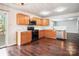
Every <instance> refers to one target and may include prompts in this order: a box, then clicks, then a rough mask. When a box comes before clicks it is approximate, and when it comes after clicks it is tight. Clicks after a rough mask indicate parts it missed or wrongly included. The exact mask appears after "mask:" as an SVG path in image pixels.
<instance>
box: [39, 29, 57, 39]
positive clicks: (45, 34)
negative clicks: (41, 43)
mask: <svg viewBox="0 0 79 59" xmlns="http://www.w3.org/2000/svg"><path fill="white" fill-rule="evenodd" d="M42 37H45V38H53V39H56V31H54V30H40V31H39V38H42Z"/></svg>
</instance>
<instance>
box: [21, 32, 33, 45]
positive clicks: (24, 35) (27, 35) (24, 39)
mask: <svg viewBox="0 0 79 59" xmlns="http://www.w3.org/2000/svg"><path fill="white" fill-rule="evenodd" d="M31 40H32V34H31V32H30V31H29V32H21V45H22V44H26V43H30V42H31Z"/></svg>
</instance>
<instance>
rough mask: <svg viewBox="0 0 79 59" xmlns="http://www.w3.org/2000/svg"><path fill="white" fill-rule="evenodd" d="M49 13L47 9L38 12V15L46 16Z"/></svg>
mask: <svg viewBox="0 0 79 59" xmlns="http://www.w3.org/2000/svg"><path fill="white" fill-rule="evenodd" d="M49 14H50V12H49V11H42V12H40V15H42V16H47V15H49Z"/></svg>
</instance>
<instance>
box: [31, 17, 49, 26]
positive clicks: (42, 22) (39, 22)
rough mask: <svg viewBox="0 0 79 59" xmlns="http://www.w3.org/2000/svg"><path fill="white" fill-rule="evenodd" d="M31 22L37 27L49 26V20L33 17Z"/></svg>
mask: <svg viewBox="0 0 79 59" xmlns="http://www.w3.org/2000/svg"><path fill="white" fill-rule="evenodd" d="M31 21H36V25H37V26H48V25H49V19H42V18H38V17H33V18H32V20H31Z"/></svg>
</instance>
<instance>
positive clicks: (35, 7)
mask: <svg viewBox="0 0 79 59" xmlns="http://www.w3.org/2000/svg"><path fill="white" fill-rule="evenodd" d="M4 4H5V5H8V6H10V7H13V8H16V9H20V10H22V11H25V12H29V13H31V14H34V15H37V16H40V17H50V16H58V15H65V14H70V13H76V12H79V3H25V4H24V5H22V6H20V5H17V4H15V3H4ZM59 7H65V8H66V10H64V11H63V12H56V11H55V9H56V8H59ZM42 11H49V12H50V13H49V14H48V15H41V14H40V12H42Z"/></svg>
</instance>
